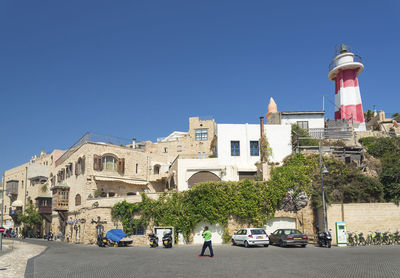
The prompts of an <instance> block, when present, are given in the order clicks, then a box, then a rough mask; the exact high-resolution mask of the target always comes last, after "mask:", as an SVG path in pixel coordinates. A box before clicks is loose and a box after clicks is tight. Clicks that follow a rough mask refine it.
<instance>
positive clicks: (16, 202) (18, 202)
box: [11, 200, 24, 207]
mask: <svg viewBox="0 0 400 278" xmlns="http://www.w3.org/2000/svg"><path fill="white" fill-rule="evenodd" d="M23 205H24V204H23V203H22V201H20V200H15V201H14V202H12V204H11V206H12V207H22V206H23Z"/></svg>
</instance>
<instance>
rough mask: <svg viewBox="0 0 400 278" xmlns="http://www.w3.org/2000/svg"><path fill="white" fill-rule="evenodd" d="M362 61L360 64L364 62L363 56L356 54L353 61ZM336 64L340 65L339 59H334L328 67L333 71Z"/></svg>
mask: <svg viewBox="0 0 400 278" xmlns="http://www.w3.org/2000/svg"><path fill="white" fill-rule="evenodd" d="M354 62H355V63H360V64H362V58H361V56H358V55H357V54H354V60H353V63H354ZM340 65H344V64H340ZM336 66H338V64H337V60H335V59H334V60H333V61H332V62H331V63H330V64H329V67H328V69H329V71H331V70H333V69H334V68H335V67H336Z"/></svg>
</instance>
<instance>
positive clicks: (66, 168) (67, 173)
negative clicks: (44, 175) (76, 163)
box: [65, 163, 72, 179]
mask: <svg viewBox="0 0 400 278" xmlns="http://www.w3.org/2000/svg"><path fill="white" fill-rule="evenodd" d="M65 173H66V178H67V179H68V178H69V177H70V176H72V163H70V164H68V165H67V166H66V167H65Z"/></svg>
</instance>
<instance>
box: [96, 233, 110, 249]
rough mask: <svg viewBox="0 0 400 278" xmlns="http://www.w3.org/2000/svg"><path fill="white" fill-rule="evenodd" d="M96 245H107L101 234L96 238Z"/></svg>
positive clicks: (106, 240)
mask: <svg viewBox="0 0 400 278" xmlns="http://www.w3.org/2000/svg"><path fill="white" fill-rule="evenodd" d="M97 245H98V246H99V247H107V246H108V245H109V242H108V239H107V238H106V237H104V236H103V234H99V235H98V236H97Z"/></svg>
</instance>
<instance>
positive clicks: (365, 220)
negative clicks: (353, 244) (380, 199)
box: [321, 203, 400, 244]
mask: <svg viewBox="0 0 400 278" xmlns="http://www.w3.org/2000/svg"><path fill="white" fill-rule="evenodd" d="M342 211H343V212H342ZM321 213H322V212H321ZM342 215H343V217H342ZM327 218H328V219H327V222H328V228H329V229H332V237H333V243H334V244H336V231H335V223H336V222H340V221H345V222H346V224H347V231H348V232H363V233H364V235H367V234H368V233H369V231H372V232H375V231H380V232H385V231H392V232H394V231H397V230H400V207H399V206H397V205H395V204H393V203H355V204H343V206H342V205H341V204H332V205H329V206H328V207H327ZM321 219H322V218H321ZM321 223H322V222H321Z"/></svg>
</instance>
